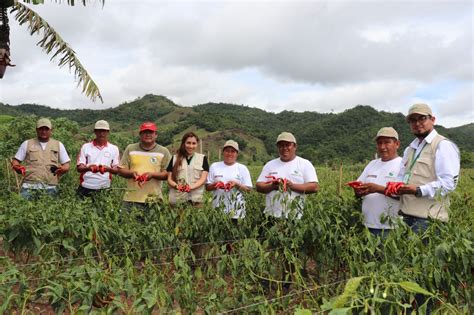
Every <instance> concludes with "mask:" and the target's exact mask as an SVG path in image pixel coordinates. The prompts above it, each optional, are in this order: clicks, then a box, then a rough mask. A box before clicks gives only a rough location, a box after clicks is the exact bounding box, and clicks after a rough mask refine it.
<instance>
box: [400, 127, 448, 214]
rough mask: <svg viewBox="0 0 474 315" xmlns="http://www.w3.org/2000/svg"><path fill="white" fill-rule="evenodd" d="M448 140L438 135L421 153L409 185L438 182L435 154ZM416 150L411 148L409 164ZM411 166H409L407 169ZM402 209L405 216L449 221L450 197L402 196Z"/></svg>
mask: <svg viewBox="0 0 474 315" xmlns="http://www.w3.org/2000/svg"><path fill="white" fill-rule="evenodd" d="M445 139H446V138H445V137H443V136H441V135H437V136H436V137H435V138H434V139H433V141H431V143H427V144H426V146H425V147H424V148H423V150H422V151H421V154H420V157H419V158H418V160H417V161H416V162H415V165H414V166H413V168H412V170H411V172H412V175H411V178H410V180H409V181H408V184H409V185H415V186H417V187H418V186H422V185H424V184H427V183H429V182H432V181H435V180H436V173H435V153H436V148H437V147H438V144H439V143H440V142H441V141H442V140H445ZM414 154H415V149H413V148H409V151H408V157H409V158H408V163H411V161H412V160H413V158H414ZM408 166H409V164H408V165H407V167H408ZM400 207H401V210H402V212H403V213H404V214H408V215H411V216H414V217H417V218H424V219H426V218H428V217H430V218H434V219H438V220H441V221H448V208H449V197H448V196H447V195H446V196H441V195H440V194H436V195H435V198H434V199H429V198H425V197H421V198H418V197H415V196H414V195H401V198H400Z"/></svg>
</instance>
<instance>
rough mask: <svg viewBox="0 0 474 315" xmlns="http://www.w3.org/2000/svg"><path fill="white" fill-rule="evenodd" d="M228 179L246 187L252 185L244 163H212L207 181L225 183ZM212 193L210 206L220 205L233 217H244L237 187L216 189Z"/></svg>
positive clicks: (243, 206)
mask: <svg viewBox="0 0 474 315" xmlns="http://www.w3.org/2000/svg"><path fill="white" fill-rule="evenodd" d="M229 181H235V182H238V183H240V184H242V185H245V186H247V187H252V179H251V178H250V172H249V170H248V168H247V167H246V166H245V165H242V164H240V163H234V164H232V165H226V164H225V163H224V162H216V163H212V165H211V168H210V169H209V174H208V175H207V183H208V184H212V183H216V182H223V183H227V182H229ZM212 193H213V199H212V206H213V207H214V208H217V207H220V206H222V207H223V210H224V212H225V213H228V214H230V215H231V216H232V218H233V219H238V218H243V217H245V200H244V196H243V194H242V192H241V191H240V190H238V189H237V188H234V189H231V190H230V191H224V190H222V189H216V190H214V191H213V192H212Z"/></svg>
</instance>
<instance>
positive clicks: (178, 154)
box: [171, 131, 199, 181]
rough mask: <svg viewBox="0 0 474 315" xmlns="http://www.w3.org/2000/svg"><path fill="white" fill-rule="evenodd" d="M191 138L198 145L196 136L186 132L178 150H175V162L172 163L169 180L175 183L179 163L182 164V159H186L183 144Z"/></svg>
mask: <svg viewBox="0 0 474 315" xmlns="http://www.w3.org/2000/svg"><path fill="white" fill-rule="evenodd" d="M193 137H194V138H196V141H197V142H198V143H199V137H198V136H197V134H195V133H194V132H192V131H190V132H186V133H185V134H184V136H183V138H181V145H180V146H179V148H178V150H176V162H175V163H174V165H173V170H172V172H171V178H172V179H173V180H174V181H176V179H177V176H178V171H179V168H180V167H181V163H182V162H183V159H184V158H185V157H186V147H185V145H184V144H185V143H186V140H187V139H188V138H193Z"/></svg>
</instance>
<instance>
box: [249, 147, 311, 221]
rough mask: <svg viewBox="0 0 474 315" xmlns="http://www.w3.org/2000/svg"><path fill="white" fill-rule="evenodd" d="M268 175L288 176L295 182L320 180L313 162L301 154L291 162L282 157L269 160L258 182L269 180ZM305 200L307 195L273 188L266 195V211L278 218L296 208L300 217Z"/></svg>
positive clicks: (285, 215) (286, 215)
mask: <svg viewBox="0 0 474 315" xmlns="http://www.w3.org/2000/svg"><path fill="white" fill-rule="evenodd" d="M266 176H275V177H279V178H287V179H289V180H291V181H292V182H293V183H295V184H304V183H317V182H318V176H317V175H316V170H315V168H314V166H313V164H311V162H310V161H308V160H306V159H303V158H301V157H299V156H296V157H295V158H294V159H293V160H291V161H289V162H283V161H282V160H281V159H280V158H277V159H274V160H271V161H269V162H268V163H267V164H265V166H264V167H263V170H262V172H261V173H260V176H259V177H258V179H257V182H266V181H268V178H266ZM304 200H305V195H304V194H301V193H298V192H295V191H287V192H281V191H278V190H272V191H271V192H269V193H268V194H267V196H266V203H265V204H266V206H265V213H266V214H269V215H272V216H274V217H277V218H280V217H282V216H283V217H285V218H287V217H288V215H289V213H290V211H291V210H292V209H294V210H295V211H296V216H297V217H298V218H299V217H301V216H302V215H303V207H304Z"/></svg>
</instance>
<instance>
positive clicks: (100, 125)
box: [94, 120, 110, 130]
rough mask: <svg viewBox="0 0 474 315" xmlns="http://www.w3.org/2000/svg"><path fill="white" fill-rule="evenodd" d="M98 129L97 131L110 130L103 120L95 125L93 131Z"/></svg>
mask: <svg viewBox="0 0 474 315" xmlns="http://www.w3.org/2000/svg"><path fill="white" fill-rule="evenodd" d="M95 129H99V130H110V127H109V123H108V122H107V121H105V120H98V121H97V122H96V123H95V126H94V130H95Z"/></svg>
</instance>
